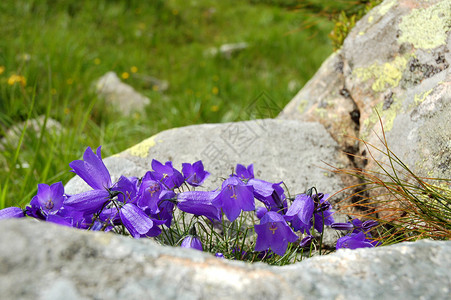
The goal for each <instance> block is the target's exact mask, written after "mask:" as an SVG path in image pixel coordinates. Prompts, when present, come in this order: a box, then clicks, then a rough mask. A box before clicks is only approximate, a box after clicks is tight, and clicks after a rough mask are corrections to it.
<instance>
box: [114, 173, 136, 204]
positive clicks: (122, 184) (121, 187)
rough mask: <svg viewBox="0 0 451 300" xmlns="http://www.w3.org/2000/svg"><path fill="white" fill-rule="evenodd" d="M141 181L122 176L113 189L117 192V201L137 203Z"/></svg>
mask: <svg viewBox="0 0 451 300" xmlns="http://www.w3.org/2000/svg"><path fill="white" fill-rule="evenodd" d="M138 186H139V181H138V180H137V179H136V178H135V177H130V178H128V177H125V176H121V177H120V178H119V180H118V181H117V182H116V183H115V184H114V185H113V187H112V188H111V191H112V192H116V194H117V200H118V201H119V202H122V203H129V202H133V203H134V202H136V195H137V193H138Z"/></svg>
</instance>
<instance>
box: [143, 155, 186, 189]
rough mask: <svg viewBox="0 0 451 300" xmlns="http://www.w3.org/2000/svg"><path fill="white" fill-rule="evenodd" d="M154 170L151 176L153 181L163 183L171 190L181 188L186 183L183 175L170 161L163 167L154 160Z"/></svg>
mask: <svg viewBox="0 0 451 300" xmlns="http://www.w3.org/2000/svg"><path fill="white" fill-rule="evenodd" d="M152 169H153V171H152V172H151V174H152V177H153V179H154V180H156V181H158V182H160V183H162V184H163V185H164V186H165V187H166V188H167V189H169V190H173V189H175V188H178V187H180V186H181V185H182V184H183V182H184V181H185V180H184V178H183V175H182V173H180V172H179V171H177V170H176V169H175V168H174V167H173V166H172V162H170V161H167V162H166V163H165V164H164V165H163V164H162V163H161V162H159V161H158V160H155V159H153V160H152Z"/></svg>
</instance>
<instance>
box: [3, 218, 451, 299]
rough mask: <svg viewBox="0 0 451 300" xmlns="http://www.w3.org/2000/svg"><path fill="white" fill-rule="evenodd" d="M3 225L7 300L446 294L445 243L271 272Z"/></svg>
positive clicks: (141, 245) (128, 242)
mask: <svg viewBox="0 0 451 300" xmlns="http://www.w3.org/2000/svg"><path fill="white" fill-rule="evenodd" d="M0 226H1V228H2V230H1V232H0V290H1V291H2V298H4V299H46V300H53V299H55V300H56V299H315V298H316V299H317V298H319V299H396V298H399V297H401V296H402V297H403V298H405V299H420V298H421V299H446V298H447V296H449V293H450V286H451V277H450V275H451V274H450V271H449V270H450V268H451V242H449V241H427V240H423V241H419V242H416V243H402V244H398V245H395V246H388V247H381V248H372V249H358V250H340V251H338V252H336V253H333V254H330V255H327V256H318V257H314V258H311V259H307V260H304V261H302V262H300V263H297V264H294V265H290V266H285V267H272V266H268V265H265V264H262V263H255V264H247V263H243V262H237V261H227V260H222V259H218V258H216V257H214V256H213V255H210V254H207V253H203V252H199V251H196V250H191V249H182V248H171V247H164V246H160V245H157V244H156V243H155V242H153V241H151V240H147V239H146V240H144V239H143V240H134V239H132V238H127V237H123V236H118V235H114V234H111V233H102V232H86V231H81V230H76V229H71V228H66V227H62V226H58V225H54V224H49V223H42V222H38V221H36V220H31V219H14V220H4V221H1V222H0Z"/></svg>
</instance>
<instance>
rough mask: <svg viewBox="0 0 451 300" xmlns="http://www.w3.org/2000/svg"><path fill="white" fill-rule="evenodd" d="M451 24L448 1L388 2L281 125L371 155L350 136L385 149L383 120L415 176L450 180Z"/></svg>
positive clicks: (308, 88)
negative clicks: (311, 130) (314, 129)
mask: <svg viewBox="0 0 451 300" xmlns="http://www.w3.org/2000/svg"><path fill="white" fill-rule="evenodd" d="M450 24H451V2H450V1H448V0H431V1H414V0H405V1H394V0H386V1H384V2H383V3H382V4H380V5H379V6H377V7H375V8H374V9H373V10H371V11H370V12H369V13H368V14H367V15H366V16H365V17H364V18H362V19H361V20H360V21H359V22H358V23H357V24H356V26H355V27H354V28H353V29H352V31H351V32H350V34H349V36H348V37H347V38H346V40H345V42H344V45H343V47H342V49H341V50H340V51H338V52H336V53H334V54H333V55H332V56H331V57H330V58H329V59H328V60H326V61H325V62H324V64H323V65H322V67H321V68H320V70H319V71H318V72H317V74H316V75H315V76H314V77H313V78H312V79H311V80H310V81H309V82H308V83H307V84H306V86H305V87H304V88H303V89H302V90H301V91H300V92H299V93H298V94H297V95H296V97H295V98H294V99H293V100H292V101H291V102H290V103H289V104H288V105H287V106H286V107H285V109H284V111H283V112H282V113H281V114H280V116H279V118H282V119H298V120H301V121H318V122H320V123H322V124H323V125H324V126H325V127H326V129H327V130H328V131H329V133H330V134H331V135H332V137H334V139H335V140H336V141H337V142H338V143H339V144H340V146H341V148H342V149H343V150H347V151H349V152H352V153H356V154H362V153H363V154H364V150H365V147H364V145H362V144H360V145H358V144H356V142H355V139H353V138H348V137H346V135H350V136H353V137H357V138H361V139H364V140H365V141H367V142H369V143H371V144H373V145H375V146H377V147H381V143H380V141H379V137H380V136H381V127H380V124H379V119H378V114H377V113H379V115H380V117H381V120H382V123H383V125H384V130H385V133H386V138H387V142H388V146H389V147H390V148H391V149H392V150H393V152H394V153H395V154H396V155H397V156H398V157H400V158H401V160H402V161H403V162H404V163H406V165H407V166H408V167H409V168H410V169H411V170H412V171H414V172H415V173H416V174H418V175H420V176H428V177H441V178H450V177H451V167H450V166H451V164H450V162H451V118H450V116H451V98H450V97H451V96H450V95H451V71H450V68H449V64H450V62H451V53H450V49H451V30H450V29H449V28H450V27H449V26H450ZM378 136H379V137H378ZM367 154H368V153H367ZM373 154H374V155H375V158H376V159H378V160H381V161H382V162H386V161H387V160H386V157H385V156H384V155H382V154H380V153H377V151H374V153H373ZM357 166H358V167H364V165H357ZM367 168H369V169H372V168H374V165H371V164H370V165H368V166H367Z"/></svg>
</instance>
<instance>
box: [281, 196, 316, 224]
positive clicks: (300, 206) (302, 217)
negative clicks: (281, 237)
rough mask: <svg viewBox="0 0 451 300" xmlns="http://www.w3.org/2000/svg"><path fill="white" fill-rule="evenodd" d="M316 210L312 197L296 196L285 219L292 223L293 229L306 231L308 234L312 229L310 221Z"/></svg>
mask: <svg viewBox="0 0 451 300" xmlns="http://www.w3.org/2000/svg"><path fill="white" fill-rule="evenodd" d="M314 209H315V203H314V202H313V199H312V197H310V196H309V195H306V194H299V195H296V197H295V199H294V201H293V203H292V204H291V206H290V207H289V208H288V210H287V212H286V214H285V219H286V220H288V221H292V225H293V228H294V229H295V230H296V231H298V230H301V229H304V230H306V231H307V232H308V231H309V230H310V228H311V227H312V226H311V224H310V221H311V219H312V217H313V211H314ZM308 233H309V232H308Z"/></svg>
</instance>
